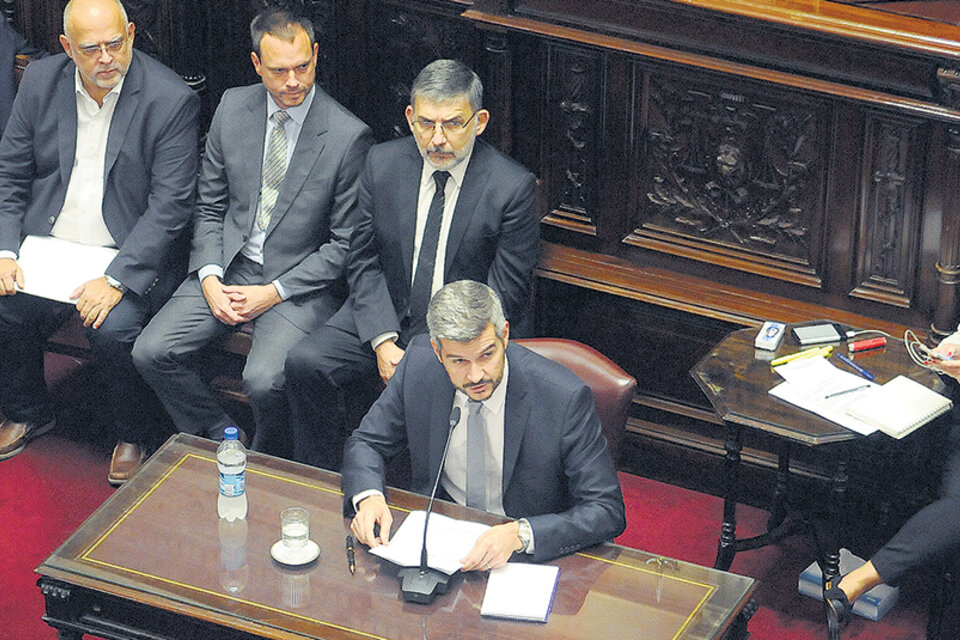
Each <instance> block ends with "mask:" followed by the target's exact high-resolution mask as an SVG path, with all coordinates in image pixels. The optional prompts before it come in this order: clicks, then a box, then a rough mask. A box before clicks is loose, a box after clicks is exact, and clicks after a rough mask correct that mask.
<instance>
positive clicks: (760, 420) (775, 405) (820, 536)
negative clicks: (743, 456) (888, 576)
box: [691, 329, 943, 577]
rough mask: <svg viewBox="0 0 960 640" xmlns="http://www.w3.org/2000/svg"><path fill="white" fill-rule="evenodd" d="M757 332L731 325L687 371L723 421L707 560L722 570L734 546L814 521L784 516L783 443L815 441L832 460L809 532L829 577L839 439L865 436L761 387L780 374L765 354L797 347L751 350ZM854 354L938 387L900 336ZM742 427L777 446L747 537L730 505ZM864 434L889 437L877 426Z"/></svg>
mask: <svg viewBox="0 0 960 640" xmlns="http://www.w3.org/2000/svg"><path fill="white" fill-rule="evenodd" d="M756 334H757V330H756V329H741V330H740V331H734V332H733V333H731V334H730V335H728V336H727V337H726V338H724V339H723V340H721V341H720V343H719V344H718V345H717V346H716V347H715V348H714V349H713V351H711V352H710V353H709V354H707V355H706V356H705V357H704V358H703V359H702V360H701V361H700V362H699V363H698V364H697V365H696V366H695V367H694V368H693V371H691V375H693V377H694V379H695V380H696V381H697V384H698V385H699V386H700V388H701V389H702V390H703V392H704V394H706V396H707V398H708V399H709V400H710V403H711V404H712V405H713V408H714V410H715V411H716V412H717V414H718V415H719V416H720V418H722V419H723V422H724V425H725V426H726V428H727V440H726V444H725V453H726V459H725V462H724V465H725V475H726V478H725V487H724V506H723V524H722V525H721V533H720V540H719V542H718V543H717V559H716V562H715V563H714V567H716V568H718V569H727V568H729V567H730V563H731V562H733V558H734V556H735V555H736V554H737V553H738V552H739V551H747V550H750V549H756V548H759V547H762V546H764V545H767V544H770V543H772V542H776V541H777V540H780V539H782V538H784V537H785V536H787V535H790V534H792V533H796V532H798V531H800V530H803V529H812V528H813V527H815V526H816V525H815V523H814V521H813V520H807V519H805V518H804V519H798V520H792V521H786V522H785V518H786V515H787V505H786V496H787V488H788V482H789V475H790V450H791V447H793V446H796V445H803V446H807V447H820V448H821V449H820V450H821V451H822V453H823V455H825V456H827V455H829V456H831V457H832V458H833V463H834V465H835V470H834V473H833V476H832V490H831V498H832V504H831V505H830V507H829V513H828V518H827V521H826V522H827V524H823V523H821V525H822V526H820V527H817V528H816V530H812V531H811V533H814V534H815V535H814V539H815V541H816V542H817V552H818V559H819V560H820V561H821V563H822V565H823V573H824V575H825V576H828V577H829V576H836V575H837V572H838V567H839V561H840V555H839V547H840V544H839V539H840V530H841V528H842V522H843V515H844V513H845V508H844V507H845V505H844V497H845V495H846V489H847V487H846V485H847V464H848V456H849V447H847V446H844V443H852V442H855V441H858V440H862V439H863V438H864V436H861V435H859V434H857V433H855V432H853V431H850V430H849V429H846V428H845V427H841V426H840V425H838V424H836V423H833V422H830V421H829V420H826V419H824V418H821V417H820V416H818V415H816V414H814V413H810V412H808V411H805V410H803V409H801V408H799V407H796V406H794V405H792V404H789V403H787V402H785V401H783V400H780V399H779V398H775V397H774V396H771V395H770V394H769V393H768V391H769V390H770V389H771V388H772V387H774V386H775V385H776V384H779V383H780V382H782V381H783V379H782V378H781V377H780V376H778V375H777V374H776V372H774V371H773V369H772V368H771V367H770V364H769V363H770V361H771V360H773V359H774V358H776V357H777V356H780V355H784V354H787V353H793V352H795V351H798V350H799V349H800V347H798V346H797V345H796V343H795V342H793V341H792V340H791V339H790V338H789V337H788V338H785V339H784V341H783V343H781V345H780V348H779V349H777V351H776V352H770V351H763V350H760V349H755V348H754V346H753V341H754V338H755V336H756ZM840 349H842V350H844V351H846V343H843V342H840V343H836V348H835V349H834V352H833V353H832V354H831V356H830V359H831V361H832V362H833V363H834V364H836V365H837V366H839V367H840V368H842V369H845V370H848V371H849V368H848V367H847V366H846V365H845V364H843V363H841V362H840V361H839V359H838V358H837V357H836V354H837V351H838V350H840ZM855 361H856V362H858V363H859V364H861V365H862V366H863V367H865V368H867V369H868V370H869V371H870V372H871V373H873V374H874V375H875V376H876V382H877V383H879V384H883V383H885V382H887V381H889V380H891V379H892V378H894V377H895V376H897V375H899V374H904V375H907V376H909V377H911V378H913V379H914V380H917V381H918V382H921V383H923V384H925V385H927V386H928V387H931V388H934V389H937V390H941V389H942V388H943V384H942V382H941V381H940V379H939V377H938V376H937V375H936V374H935V373H933V372H931V371H928V370H926V369H923V368H922V367H919V366H918V365H916V364H914V363H913V361H912V360H910V357H909V356H908V354H907V352H906V349H905V348H904V346H903V343H902V342H901V341H900V340H895V339H889V338H888V340H887V346H886V347H885V348H884V349H882V350H874V351H871V352H869V353H864V354H861V355H860V357H855ZM928 426H929V425H928ZM744 427H746V428H749V429H753V430H757V431H760V432H762V433H765V434H768V435H770V436H773V437H774V438H776V439H777V440H778V441H779V443H780V446H779V451H778V475H777V484H776V487H775V489H774V496H773V501H772V506H771V508H770V518H769V520H768V523H767V532H766V533H764V534H763V535H760V536H756V537H753V538H748V539H738V538H737V537H736V528H737V518H736V505H737V501H738V497H739V473H740V451H741V448H742V445H741V431H742V429H743V428H744ZM931 434H932V430H930V429H928V428H927V427H924V428H923V429H920V430H919V431H916V432H914V433H913V434H911V435H910V436H908V437H909V438H912V439H917V438H923V437H927V436H929V435H931ZM869 437H870V438H879V439H888V440H890V442H894V441H893V440H892V439H890V438H889V437H888V436H886V435H884V434H882V433H877V434H874V435H871V436H869ZM826 445H832V446H830V447H827V446H826ZM828 449H829V451H828Z"/></svg>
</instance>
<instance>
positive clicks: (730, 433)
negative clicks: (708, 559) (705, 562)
mask: <svg viewBox="0 0 960 640" xmlns="http://www.w3.org/2000/svg"><path fill="white" fill-rule="evenodd" d="M724 449H725V450H726V456H725V458H724V464H723V466H724V475H725V476H726V477H725V479H724V483H725V486H724V495H723V524H722V525H720V540H719V541H718V542H717V559H716V561H715V562H714V563H713V568H714V569H721V570H723V571H726V570H727V569H729V568H730V565H731V564H732V563H733V557H734V556H735V555H736V554H737V546H736V545H737V501H738V498H739V497H740V495H739V490H740V451H741V450H742V449H743V445H742V444H741V443H740V427H739V426H737V425H735V424H730V423H727V441H726V442H725V443H724Z"/></svg>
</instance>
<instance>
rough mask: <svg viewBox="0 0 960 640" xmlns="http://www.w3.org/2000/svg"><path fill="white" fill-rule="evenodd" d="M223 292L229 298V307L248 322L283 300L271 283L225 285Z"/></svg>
mask: <svg viewBox="0 0 960 640" xmlns="http://www.w3.org/2000/svg"><path fill="white" fill-rule="evenodd" d="M223 293H224V294H226V296H227V297H228V298H229V299H230V308H231V309H233V312H234V313H236V314H237V315H238V316H240V318H241V319H242V320H243V322H250V321H251V320H253V319H254V318H256V317H257V316H259V315H261V314H262V313H263V312H264V311H266V310H268V309H269V308H270V307H272V306H274V305H276V304H279V303H280V302H282V301H283V298H281V297H280V294H279V293H278V292H277V288H276V287H275V286H273V284H272V283H271V284H253V285H226V286H224V287H223Z"/></svg>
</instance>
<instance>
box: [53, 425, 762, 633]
mask: <svg viewBox="0 0 960 640" xmlns="http://www.w3.org/2000/svg"><path fill="white" fill-rule="evenodd" d="M178 437H180V436H174V438H178ZM191 459H196V460H202V461H204V462H207V463H210V464H212V465H216V458H215V457H213V456H211V455H202V454H200V453H195V452H185V453H183V454H182V455H181V456H180V458H179V459H178V460H176V462H173V463H172V464H171V466H170V468H169V469H167V470H166V471H165V472H164V473H163V475H161V476H160V477H159V478H157V480H156V481H155V482H154V483H153V484H152V485H151V486H150V487H149V489H147V490H146V491H144V492H143V495H141V496H139V497H138V498H137V499H136V500H135V501H134V502H133V503H132V504H131V505H130V506H129V507H128V508H126V509H124V510H123V512H122V513H120V514H119V515H118V516H117V517H116V519H115V520H114V521H113V523H112V524H110V525H109V526H108V527H107V528H106V530H105V531H104V532H103V533H102V534H101V535H99V536H98V537H97V538H96V539H95V540H94V541H93V542H91V543H90V544H89V545H88V546H87V547H86V548H84V549H83V551H82V552H80V553H79V554H77V555H76V557H75V558H68V557H66V556H58V554H59V551H60V549H59V548H58V549H57V551H55V552H54V554H52V556H51V557H53V556H58V561H59V562H60V563H61V564H62V566H61V567H54V566H51V565H49V564H47V560H49V558H48V559H47V560H45V561H44V562H43V563H41V564H40V566H38V567H37V569H36V572H37V573H38V574H40V575H41V576H43V577H48V578H52V579H55V580H60V581H62V582H64V583H67V584H70V585H76V586H78V587H80V588H84V589H89V590H91V591H94V592H99V593H104V594H108V595H112V596H116V597H118V598H122V599H124V600H126V601H129V602H131V603H133V604H135V605H136V604H142V605H145V606H149V607H154V608H156V609H159V610H162V611H167V612H171V613H175V614H178V615H184V616H188V617H190V618H193V619H195V620H198V621H203V622H212V623H214V624H218V625H222V626H225V627H229V628H234V629H237V630H239V631H243V632H249V633H254V634H264V633H269V634H270V636H269V637H274V638H284V639H286V638H302V637H304V636H303V635H302V634H299V633H296V632H289V631H286V630H283V629H281V628H279V627H277V626H274V625H269V624H265V623H262V622H257V621H255V620H250V619H247V618H243V617H238V616H229V615H226V614H224V613H221V612H219V611H217V610H216V609H213V608H210V607H207V606H202V605H200V604H194V603H191V602H189V601H186V600H185V599H184V597H183V596H182V595H181V596H179V597H175V596H173V595H172V594H171V595H167V596H165V597H164V596H161V595H157V594H155V593H151V592H150V591H148V590H146V588H142V589H141V588H137V587H135V586H131V585H125V584H122V581H123V578H122V577H120V578H119V580H117V581H113V582H111V581H109V580H107V579H105V578H104V579H101V578H95V577H91V576H87V575H84V574H82V573H80V572H79V568H77V570H76V571H73V570H71V566H72V565H80V564H83V563H89V564H91V565H96V566H99V567H103V568H106V569H109V570H113V571H115V572H117V573H119V574H124V575H132V576H135V577H136V578H144V579H148V580H151V581H156V582H159V583H162V584H167V585H171V586H175V587H179V588H181V589H184V590H186V591H189V592H195V593H198V594H204V595H206V596H212V597H216V598H224V599H226V600H229V601H232V602H236V603H239V604H243V605H245V606H249V607H252V608H254V609H257V610H262V611H266V612H270V613H273V614H278V615H281V616H289V617H291V618H294V619H298V620H302V621H305V622H309V623H311V624H316V625H319V626H321V627H324V628H327V629H330V630H331V631H335V632H339V633H345V634H350V637H358V638H364V639H366V640H390V638H385V637H382V636H378V635H376V634H372V633H369V632H365V631H362V630H360V629H354V628H350V627H346V626H343V625H340V624H337V623H334V622H329V621H326V620H320V619H317V618H314V617H310V616H307V615H303V614H299V613H297V612H294V611H289V610H286V609H281V608H278V607H275V606H272V605H270V604H265V603H259V602H254V601H251V600H246V599H243V598H239V597H236V596H233V595H230V594H227V593H222V592H219V591H212V590H209V589H206V588H203V587H199V586H196V585H191V584H186V583H183V582H179V581H177V580H172V579H169V578H164V577H162V576H158V575H153V574H150V573H145V572H143V571H140V570H137V569H133V568H129V567H124V566H121V565H118V564H114V563H111V562H106V561H104V560H100V559H97V558H94V557H93V556H92V554H93V553H94V552H95V551H96V550H97V548H98V547H99V546H100V545H101V543H103V541H104V540H106V539H107V538H108V537H109V536H110V535H111V534H112V533H113V532H114V531H115V530H116V529H117V527H119V526H120V525H121V524H122V523H123V522H124V521H125V520H126V519H127V518H128V517H129V516H130V515H131V514H133V513H134V512H135V511H136V509H137V508H138V507H139V506H140V505H142V504H143V503H144V502H145V501H146V500H147V499H148V498H149V497H150V496H151V495H152V494H153V493H154V492H155V491H156V490H157V489H158V488H159V487H160V486H161V485H162V484H163V483H164V482H165V481H167V480H168V479H169V478H170V477H171V476H172V475H173V473H174V472H176V471H177V470H178V469H179V468H180V467H181V466H182V465H183V464H184V463H185V462H187V461H188V460H191ZM247 471H248V472H249V473H251V474H255V475H263V476H267V477H270V478H273V479H275V480H280V481H283V482H291V483H294V484H299V485H302V486H304V487H308V488H310V489H315V490H319V491H323V492H326V493H331V494H334V495H338V496H342V495H343V493H342V492H341V491H339V490H335V489H331V488H329V487H326V486H323V485H321V484H318V483H316V482H310V481H307V480H301V479H298V478H293V477H289V476H288V475H283V474H281V473H273V472H271V471H270V470H265V469H262V468H256V463H254V465H253V466H248V468H247ZM395 493H396V491H395V490H392V489H388V498H390V499H391V509H394V510H397V511H403V512H406V513H409V512H410V511H411V508H410V507H408V506H402V504H401V503H403V502H409V501H410V499H411V498H412V499H413V500H415V501H419V502H424V501H426V498H425V497H424V496H418V495H415V494H410V493H408V492H400V494H401V496H402V497H401V496H398V497H399V498H400V499H399V500H394V499H393V496H392V495H391V494H395ZM404 498H406V500H404ZM437 504H438V507H440V508H439V509H438V511H443V510H444V504H442V503H437ZM450 506H451V507H453V508H457V506H456V505H450ZM103 508H104V507H103V506H101V507H100V509H103ZM100 509H98V510H97V512H95V513H94V515H92V516H91V519H92V518H93V517H95V516H96V515H97V513H98V512H99V511H100ZM484 520H486V521H489V522H490V523H498V522H503V521H505V518H502V517H499V516H496V515H494V514H487V515H486V517H485V518H484ZM82 526H83V525H82ZM68 543H69V540H68V541H66V542H64V543H63V545H61V548H62V547H63V546H66V545H67V544H68ZM602 547H619V545H615V544H613V543H606V544H604V545H602ZM637 551H640V552H641V553H646V552H643V551H641V550H637ZM575 555H579V556H581V557H584V558H587V559H589V560H591V561H595V562H596V561H599V562H603V563H606V564H610V565H613V566H617V567H621V568H624V569H630V570H633V571H639V572H641V573H647V574H651V575H657V576H660V577H661V578H663V579H667V580H673V581H678V582H682V583H685V584H690V585H696V586H699V587H702V588H704V589H705V593H704V595H703V596H702V597H701V598H700V600H699V602H698V603H697V604H696V606H695V607H694V608H693V609H692V610H691V611H690V613H689V614H688V615H687V617H686V620H685V621H684V622H683V623H682V625H681V627H680V629H679V630H678V631H677V633H676V635H675V636H674V638H679V637H680V636H681V635H682V634H683V633H684V631H686V629H687V628H688V627H689V626H690V625H691V624H692V623H693V622H694V621H695V620H696V619H698V618H699V617H700V615H701V612H702V611H703V608H704V606H705V605H706V604H707V602H708V601H709V599H710V597H711V596H712V595H713V594H714V593H715V592H716V590H717V589H718V588H719V587H718V586H717V585H712V584H709V583H705V582H700V581H697V580H694V579H691V578H687V577H683V576H671V575H664V574H663V573H662V572H659V571H654V570H653V569H650V568H647V567H646V566H643V565H636V566H635V565H632V564H629V563H626V562H620V561H618V560H613V559H609V558H604V557H602V556H599V555H596V554H594V553H589V552H578V553H576V554H575ZM136 578H134V579H136ZM755 589H756V582H755V581H754V582H752V584H750V585H749V587H748V588H747V589H746V592H745V593H744V595H743V596H742V597H741V599H740V600H739V601H738V606H739V607H740V609H742V608H743V606H744V605H745V604H746V603H747V602H748V601H749V599H750V598H751V596H752V594H753V593H754V591H755ZM735 621H736V616H731V617H730V618H729V619H728V620H727V621H726V624H725V625H724V626H723V628H722V629H718V636H717V637H724V635H725V634H726V633H727V632H728V631H729V630H730V628H731V627H732V625H733V624H734V623H735Z"/></svg>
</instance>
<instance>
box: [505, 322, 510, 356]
mask: <svg viewBox="0 0 960 640" xmlns="http://www.w3.org/2000/svg"><path fill="white" fill-rule="evenodd" d="M508 342H510V322H509V321H506V320H505V321H504V323H503V348H504V349H506V348H507V343H508Z"/></svg>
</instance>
